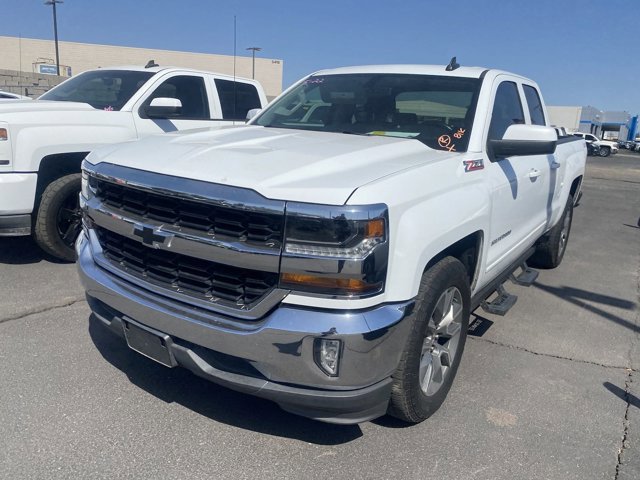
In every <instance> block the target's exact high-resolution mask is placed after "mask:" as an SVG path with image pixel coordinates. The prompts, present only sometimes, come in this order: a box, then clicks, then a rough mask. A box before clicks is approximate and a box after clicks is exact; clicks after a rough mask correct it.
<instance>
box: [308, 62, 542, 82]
mask: <svg viewBox="0 0 640 480" xmlns="http://www.w3.org/2000/svg"><path fill="white" fill-rule="evenodd" d="M446 68H447V66H446V65H361V66H354V67H340V68H332V69H327V70H319V71H317V72H315V73H313V75H337V74H348V73H406V74H412V75H441V76H446V77H464V78H480V77H481V76H482V75H483V73H488V72H491V74H492V75H501V74H504V75H513V76H515V77H519V78H522V79H523V80H528V81H531V80H529V79H528V78H526V77H523V76H522V75H517V74H515V73H511V72H505V71H502V70H497V69H493V68H491V69H489V68H485V67H458V68H456V69H455V70H450V71H447V70H446Z"/></svg>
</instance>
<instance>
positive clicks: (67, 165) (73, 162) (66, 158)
mask: <svg viewBox="0 0 640 480" xmlns="http://www.w3.org/2000/svg"><path fill="white" fill-rule="evenodd" d="M88 154H89V152H68V153H55V154H51V155H47V156H45V157H43V158H42V159H41V160H40V165H39V168H38V182H37V184H36V199H35V208H34V212H37V210H38V206H39V205H40V200H41V199H42V194H43V192H44V190H45V189H46V188H47V186H48V185H49V184H51V183H52V182H55V181H56V180H57V179H59V178H61V177H64V176H65V175H70V174H72V173H80V165H81V164H82V160H84V158H85V157H86V156H87V155H88Z"/></svg>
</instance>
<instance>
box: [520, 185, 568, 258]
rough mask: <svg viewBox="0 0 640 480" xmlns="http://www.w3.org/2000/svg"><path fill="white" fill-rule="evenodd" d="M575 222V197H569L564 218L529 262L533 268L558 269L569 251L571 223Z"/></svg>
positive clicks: (541, 243)
mask: <svg viewBox="0 0 640 480" xmlns="http://www.w3.org/2000/svg"><path fill="white" fill-rule="evenodd" d="M572 220H573V197H572V196H571V195H569V198H568V199H567V204H566V205H565V207H564V212H563V213H562V217H560V220H558V223H556V224H555V226H554V227H553V228H552V229H551V230H549V231H548V232H547V233H546V234H545V235H544V236H543V237H542V238H540V240H538V243H537V244H536V251H535V253H534V254H533V256H532V257H531V258H530V259H529V260H528V263H529V264H530V265H531V266H532V267H536V268H556V267H557V266H558V265H560V262H562V258H563V257H564V252H565V251H566V250H567V243H568V242H569V233H571V222H572Z"/></svg>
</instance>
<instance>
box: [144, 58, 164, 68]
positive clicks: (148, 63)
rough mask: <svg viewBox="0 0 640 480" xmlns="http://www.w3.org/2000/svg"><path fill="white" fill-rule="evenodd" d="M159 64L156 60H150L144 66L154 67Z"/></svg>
mask: <svg viewBox="0 0 640 480" xmlns="http://www.w3.org/2000/svg"><path fill="white" fill-rule="evenodd" d="M159 66H160V65H158V64H157V63H156V61H155V60H149V61H148V62H147V64H146V65H145V66H144V68H153V67H159Z"/></svg>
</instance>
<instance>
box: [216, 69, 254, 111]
mask: <svg viewBox="0 0 640 480" xmlns="http://www.w3.org/2000/svg"><path fill="white" fill-rule="evenodd" d="M215 84H216V89H217V90H218V97H219V98H220V107H221V108H222V119H223V120H246V118H247V112H249V110H253V109H254V108H261V107H262V104H261V103H260V95H259V94H258V89H257V88H256V87H255V85H252V84H250V83H243V82H238V81H236V82H233V81H231V80H223V79H221V78H216V79H215Z"/></svg>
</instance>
